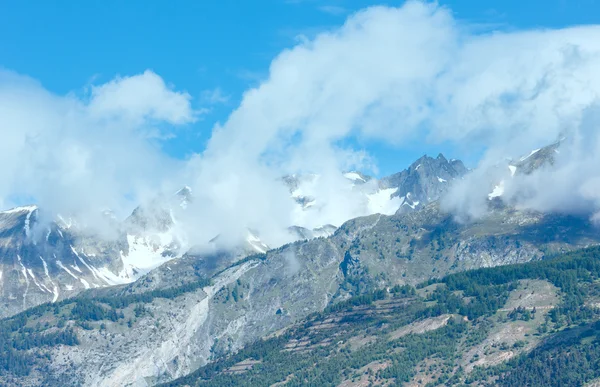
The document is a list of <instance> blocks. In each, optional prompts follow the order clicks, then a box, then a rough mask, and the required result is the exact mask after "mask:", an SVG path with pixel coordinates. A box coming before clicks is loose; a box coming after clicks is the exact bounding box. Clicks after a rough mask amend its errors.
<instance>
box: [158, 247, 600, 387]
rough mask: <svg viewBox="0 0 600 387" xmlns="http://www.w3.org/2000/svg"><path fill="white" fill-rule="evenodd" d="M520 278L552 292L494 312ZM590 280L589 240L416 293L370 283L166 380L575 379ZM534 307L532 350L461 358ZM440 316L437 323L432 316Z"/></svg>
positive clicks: (598, 265) (590, 362) (596, 367)
mask: <svg viewBox="0 0 600 387" xmlns="http://www.w3.org/2000/svg"><path fill="white" fill-rule="evenodd" d="M522 280H544V281H548V282H550V283H552V284H553V285H554V286H556V287H557V288H559V289H560V291H561V296H562V302H561V303H560V304H559V305H557V306H556V307H554V308H552V309H550V310H547V311H545V312H540V311H536V310H535V308H525V307H515V308H513V309H510V310H507V311H505V312H502V311H501V309H502V308H504V307H505V305H506V303H507V301H508V299H509V297H510V294H511V292H514V291H516V289H517V288H518V287H519V284H520V282H519V281H522ZM598 282H600V248H590V249H585V250H581V251H577V252H573V253H568V254H564V255H562V256H559V257H556V258H553V259H548V260H545V261H537V262H531V263H527V264H519V265H510V266H504V267H496V268H489V269H479V270H474V271H469V272H464V273H457V274H452V275H449V276H447V277H444V278H442V279H440V280H437V281H429V282H428V283H426V284H423V285H422V286H420V288H423V287H425V286H427V285H433V284H436V286H435V287H434V289H432V290H431V291H430V292H428V293H427V295H426V296H424V297H419V296H417V295H416V292H415V289H414V288H412V287H410V286H395V287H394V288H392V289H390V291H389V292H388V291H385V290H377V291H373V292H369V293H366V294H362V295H360V296H356V297H353V298H350V299H348V300H346V301H342V302H339V303H337V304H333V305H330V306H328V307H327V308H326V309H325V310H324V311H323V312H322V313H316V314H313V315H311V316H309V317H308V318H307V319H306V320H305V322H304V323H302V324H299V325H297V326H296V327H294V328H292V329H290V330H288V331H287V332H286V333H285V334H283V335H282V336H279V337H275V338H271V339H269V340H259V341H257V342H256V343H254V344H251V345H249V346H247V347H246V348H245V349H243V350H242V351H240V352H238V353H237V354H234V355H231V356H229V357H226V358H223V359H220V360H218V361H215V362H213V363H211V364H209V365H207V366H205V367H202V368H200V369H199V370H197V371H196V372H194V373H192V374H190V375H188V376H186V377H185V378H182V379H180V380H176V381H174V382H171V383H168V384H166V386H179V385H186V384H189V385H196V386H269V385H272V384H274V383H277V382H282V381H286V386H304V385H314V386H335V385H338V384H339V383H341V382H342V381H344V380H354V381H358V380H363V381H367V382H368V383H373V384H376V383H377V382H384V381H385V382H387V383H390V384H391V385H403V384H404V383H406V382H409V381H411V380H413V381H414V379H413V378H417V377H418V378H424V380H425V381H424V382H423V385H425V384H427V385H428V386H436V385H438V386H441V385H444V386H451V385H461V386H462V385H465V384H472V383H476V384H478V385H490V386H492V385H503V386H511V387H512V386H524V385H528V386H546V385H548V386H566V385H569V386H570V385H582V384H583V383H584V382H587V381H590V380H592V379H594V378H597V377H600V356H599V355H600V338H599V337H600V329H599V328H600V323H599V322H598V319H599V318H600V313H599V311H598V310H597V309H595V308H593V307H590V306H588V305H587V304H586V300H587V299H588V297H590V296H592V295H594V296H596V295H597V294H599V293H600V290H599V289H598V288H599V286H598ZM539 313H544V314H543V316H545V317H540V318H538V319H537V320H536V321H538V323H539V321H542V323H541V325H540V326H539V327H538V329H537V331H535V330H533V332H535V335H536V336H538V337H540V338H539V339H536V341H533V343H536V342H537V341H540V340H541V342H540V344H538V345H537V346H536V347H535V348H534V349H533V350H532V351H530V352H528V350H527V349H526V348H527V346H528V345H529V344H528V343H529V342H530V341H528V340H527V338H526V339H525V340H522V339H515V341H513V342H511V344H510V345H506V344H502V345H500V346H499V348H497V349H496V350H497V351H508V350H511V351H517V352H518V353H521V354H520V355H519V356H517V357H515V358H514V359H512V360H510V361H509V362H506V363H503V364H501V365H499V366H495V367H488V368H485V367H475V368H473V367H471V368H469V369H467V368H466V365H468V364H469V363H473V362H475V361H477V360H478V359H480V358H481V356H482V355H481V354H480V353H473V355H472V357H470V358H466V357H465V356H466V353H468V352H469V351H470V349H472V348H475V347H477V346H478V345H479V344H480V343H482V342H484V341H485V340H486V338H487V337H488V336H489V335H490V332H491V331H492V330H493V329H494V326H496V325H497V324H512V323H529V322H533V319H535V318H536V315H538V314H539ZM444 316H447V317H444ZM463 317H466V318H467V319H468V320H464V319H463ZM440 319H444V320H443V321H446V323H445V324H441V325H434V323H435V322H436V321H438V322H439V321H442V320H440ZM540 319H541V320H540ZM419 322H421V324H424V325H423V326H431V327H432V328H430V329H425V328H423V329H422V330H421V331H418V332H412V331H411V330H410V329H409V327H410V326H412V325H408V324H411V323H415V324H417V323H419ZM427 324H429V325H427ZM403 327H404V328H403ZM403 329H404V330H403ZM354 346H358V347H356V348H360V349H359V350H357V349H356V348H355V347H354ZM482 348H483V347H482ZM488 351H489V350H488ZM248 359H254V360H255V361H258V363H257V364H255V365H254V366H253V367H252V368H251V369H248V370H243V371H235V372H234V371H232V370H231V369H230V368H231V367H232V366H233V365H235V364H237V363H239V362H243V361H246V360H248Z"/></svg>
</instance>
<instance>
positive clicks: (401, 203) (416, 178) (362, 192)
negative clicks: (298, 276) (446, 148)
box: [283, 154, 468, 227]
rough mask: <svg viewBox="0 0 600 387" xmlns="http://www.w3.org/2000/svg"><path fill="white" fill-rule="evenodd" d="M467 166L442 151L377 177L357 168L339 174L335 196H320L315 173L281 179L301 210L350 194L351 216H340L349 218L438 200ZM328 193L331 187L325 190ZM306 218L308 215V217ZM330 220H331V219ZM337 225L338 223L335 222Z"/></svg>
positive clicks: (317, 207) (411, 208) (323, 205)
mask: <svg viewBox="0 0 600 387" xmlns="http://www.w3.org/2000/svg"><path fill="white" fill-rule="evenodd" d="M467 172H468V169H467V168H466V167H465V166H464V164H463V163H462V162H461V161H460V160H450V161H449V160H447V159H446V158H445V157H444V156H443V155H442V154H440V155H439V156H438V157H437V158H432V157H429V156H426V155H425V156H423V157H421V158H420V159H418V160H417V161H415V162H414V163H413V164H411V165H410V166H409V167H408V168H407V169H405V170H403V171H401V172H398V173H395V174H393V175H390V176H386V177H383V178H381V179H380V180H377V179H375V178H373V177H371V176H367V175H364V174H362V173H360V172H357V171H350V172H346V173H344V174H343V177H344V179H340V180H339V184H340V185H341V187H338V189H337V190H335V193H336V195H337V196H335V195H334V196H333V197H331V196H329V197H320V196H319V194H321V193H322V191H320V190H319V187H320V186H319V179H321V176H319V175H317V174H306V175H290V176H286V177H285V178H284V179H283V181H284V182H285V184H286V185H287V186H288V188H289V190H290V194H291V196H292V198H293V199H294V200H295V202H296V203H297V205H298V211H299V212H301V213H303V214H304V213H308V214H310V213H311V212H318V211H323V209H324V208H326V207H327V206H329V205H331V202H338V201H341V200H345V199H347V197H340V196H348V197H349V196H352V197H353V198H354V199H355V200H354V201H353V204H354V207H353V208H352V209H351V210H352V211H349V212H351V213H352V214H353V215H354V216H348V217H346V218H343V221H346V220H349V219H350V218H353V217H355V216H365V215H372V214H376V213H379V214H384V215H392V214H394V213H396V212H397V211H402V212H407V211H414V210H417V209H420V208H422V207H423V206H425V205H427V204H428V203H431V202H433V201H436V200H438V199H439V198H440V197H441V196H442V195H443V194H444V193H445V192H446V191H447V190H448V187H449V184H450V183H451V182H452V181H453V180H455V179H460V178H461V177H463V176H464V175H465V174H466V173H467ZM325 193H326V194H329V193H331V189H329V190H327V191H326V192H325ZM308 217H310V216H308ZM332 223H333V222H332ZM334 225H335V226H338V227H339V226H340V225H341V224H335V223H334Z"/></svg>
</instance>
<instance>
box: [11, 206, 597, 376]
mask: <svg viewBox="0 0 600 387" xmlns="http://www.w3.org/2000/svg"><path fill="white" fill-rule="evenodd" d="M599 241H600V240H599V236H598V233H597V231H596V229H595V228H594V227H593V225H591V224H590V223H589V221H588V220H587V219H583V218H577V217H569V216H565V215H549V214H541V213H536V212H528V211H519V210H515V209H512V208H509V207H501V208H493V209H492V211H491V212H490V214H489V215H488V216H486V217H484V218H482V219H481V220H479V221H477V222H474V223H469V224H459V223H455V222H454V221H453V218H452V217H451V216H450V215H448V214H444V213H443V212H441V211H440V210H439V208H438V207H437V205H436V204H435V203H432V204H430V205H428V206H427V207H425V208H423V209H422V210H420V211H414V212H411V213H407V214H403V213H398V214H395V215H392V216H384V215H371V216H369V217H364V218H358V219H354V220H351V221H349V222H347V223H345V224H344V225H342V226H341V227H340V228H339V229H338V230H337V231H336V232H335V234H334V235H332V236H331V237H328V238H316V239H312V240H308V241H301V242H295V243H293V244H290V245H286V246H283V247H281V248H278V249H274V250H270V251H268V252H267V253H266V254H258V255H254V256H250V257H247V258H245V259H241V260H239V261H238V262H236V263H235V264H234V265H233V266H231V267H229V268H227V269H224V270H223V269H214V270H213V271H212V272H211V274H210V275H206V274H205V273H207V271H206V268H205V267H204V266H203V265H205V263H203V262H199V261H198V260H197V259H194V257H181V258H176V259H173V260H171V261H169V262H168V263H166V264H164V265H163V266H161V267H160V268H159V269H157V270H153V271H152V272H150V273H148V274H147V275H145V276H143V277H142V278H140V279H139V280H138V281H136V282H134V283H132V284H129V285H122V286H119V287H112V288H103V289H90V290H88V291H86V292H84V293H82V294H81V295H80V296H78V297H76V298H73V299H69V300H64V301H62V302H57V303H55V304H48V305H44V306H40V307H38V308H36V309H30V310H29V311H27V312H25V313H23V314H21V315H17V316H15V317H14V318H12V319H9V320H5V321H4V322H3V324H8V325H10V326H15V327H16V326H26V327H34V328H32V329H33V331H31V332H30V334H31V337H34V338H35V337H42V336H43V337H45V335H60V337H61V340H62V341H60V340H58V339H56V341H55V342H53V343H54V344H52V345H43V346H40V345H37V346H35V348H36V349H35V351H33V352H23V351H22V350H18V349H16V350H15V351H16V354H14V355H13V356H17V355H18V356H24V357H25V358H26V360H23V361H24V362H25V364H26V365H27V364H29V365H27V366H24V367H25V368H24V369H25V370H27V371H28V372H29V373H28V374H27V375H21V374H19V375H17V374H15V372H16V371H14V372H13V371H10V372H8V373H4V374H3V376H2V377H3V379H1V380H2V382H4V383H8V384H10V383H9V382H12V381H13V380H17V379H16V378H19V379H18V380H20V383H22V384H23V385H28V384H29V385H39V384H43V383H47V384H53V383H54V384H57V383H58V384H60V385H94V386H112V385H128V384H131V385H134V384H135V385H152V384H155V383H158V382H163V381H169V380H172V379H175V378H178V377H182V376H184V375H186V374H188V373H190V372H192V371H194V370H195V369H197V368H198V367H201V366H203V365H205V364H208V363H210V362H212V361H214V360H215V359H220V358H221V357H223V356H227V355H229V354H231V353H234V352H236V351H238V350H240V349H242V348H244V346H245V345H247V344H249V343H252V342H254V341H255V340H257V339H260V338H263V337H267V336H269V335H271V334H274V333H275V332H278V331H279V330H281V329H285V328H287V327H289V326H291V325H293V324H296V323H299V322H301V321H303V320H304V319H306V318H307V317H308V316H309V315H311V314H312V313H316V312H322V311H323V310H325V309H326V308H328V307H330V306H331V305H335V304H336V303H339V302H344V301H346V300H348V299H351V298H352V297H360V296H361V295H368V294H370V293H371V292H373V291H375V290H377V289H385V288H388V287H394V286H395V285H400V286H403V285H405V284H409V285H415V284H418V283H422V282H424V281H428V280H432V279H433V280H437V279H438V278H441V277H443V276H444V275H446V274H448V273H452V272H459V271H464V270H469V269H474V268H479V267H495V266H498V265H507V264H514V263H520V262H529V261H539V260H543V259H544V258H546V257H551V256H553V255H554V254H556V253H559V252H562V251H569V250H574V249H577V248H580V247H586V246H589V245H591V244H598V243H599ZM482 294H485V293H482ZM466 297H467V299H468V298H469V297H470V296H469V295H467V296H466ZM450 314H452V313H450ZM13 322H18V323H15V324H17V325H11V324H13ZM38 322H39V324H38ZM46 323H47V324H46ZM19 329H20V328H15V330H14V331H11V332H12V333H10V334H8V337H6V338H5V339H4V340H6V342H7V343H9V344H10V343H14V340H19V337H21V336H19V335H20V334H22V333H23V332H24V331H23V330H19ZM19 332H21V333H19ZM48 337H54V336H48ZM73 337H75V338H76V339H77V340H76V342H75V341H74V339H73ZM39 340H42V339H39ZM40 342H42V341H40ZM10 345H12V346H14V345H16V344H10ZM32 345H34V344H32ZM17 347H18V346H17ZM15 348H16V347H15ZM47 359H53V360H52V361H51V362H49V361H48V360H47ZM10 369H11V370H14V368H10ZM0 383H1V382H0Z"/></svg>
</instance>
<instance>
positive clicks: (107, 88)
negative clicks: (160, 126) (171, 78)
mask: <svg viewBox="0 0 600 387" xmlns="http://www.w3.org/2000/svg"><path fill="white" fill-rule="evenodd" d="M190 100H191V97H190V95H189V94H187V93H181V92H175V91H172V90H171V88H170V87H168V86H167V85H166V84H165V82H164V81H163V79H162V78H161V77H160V76H158V75H157V74H155V73H154V72H152V71H149V70H146V71H145V72H144V73H143V74H139V75H134V76H131V77H122V78H121V77H117V78H116V79H114V80H112V81H110V82H108V83H105V84H103V85H100V86H92V91H91V100H90V102H89V105H88V109H89V111H90V113H91V115H92V116H94V117H97V118H101V119H106V118H107V117H117V118H118V119H123V118H127V119H131V120H133V121H134V122H139V121H140V120H156V121H165V122H168V123H170V124H185V123H189V122H193V121H194V119H195V114H194V111H193V110H192V108H191V106H190Z"/></svg>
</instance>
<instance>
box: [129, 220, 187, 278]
mask: <svg viewBox="0 0 600 387" xmlns="http://www.w3.org/2000/svg"><path fill="white" fill-rule="evenodd" d="M174 241H175V240H174V237H173V235H172V234H171V233H168V232H167V233H160V234H155V235H152V236H135V235H129V234H127V243H128V245H129V251H128V253H127V254H124V253H123V252H122V251H121V260H122V262H123V271H122V272H121V273H119V277H122V278H123V279H126V280H128V282H133V281H135V280H136V279H138V278H139V277H141V276H142V275H144V274H146V273H148V272H149V271H150V270H152V269H154V268H157V267H158V266H160V265H162V264H163V263H165V262H168V261H170V260H171V259H173V258H176V257H177V256H174V255H171V254H169V253H168V251H167V247H168V246H169V245H171V244H173V242H174Z"/></svg>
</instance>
